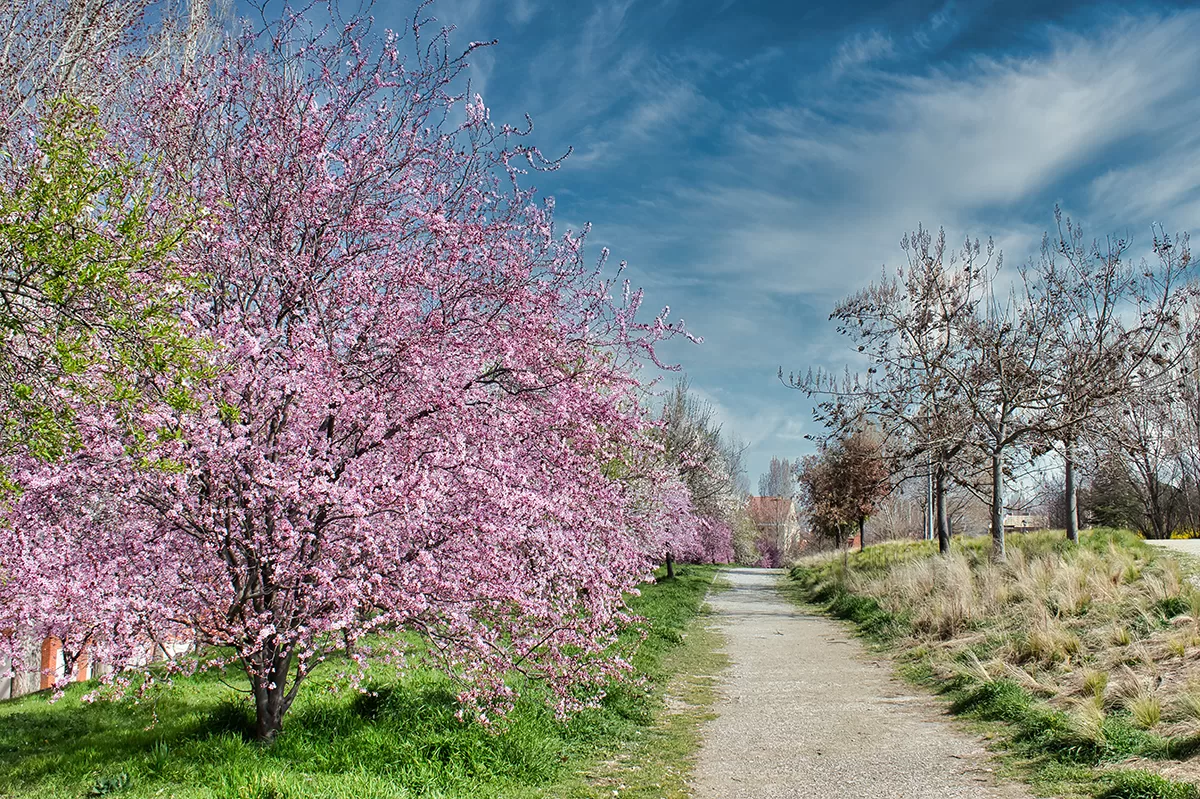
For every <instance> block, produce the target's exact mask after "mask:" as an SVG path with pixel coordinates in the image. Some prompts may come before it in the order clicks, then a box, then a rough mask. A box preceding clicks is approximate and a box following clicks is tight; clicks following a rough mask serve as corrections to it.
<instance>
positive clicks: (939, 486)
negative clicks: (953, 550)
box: [933, 461, 950, 555]
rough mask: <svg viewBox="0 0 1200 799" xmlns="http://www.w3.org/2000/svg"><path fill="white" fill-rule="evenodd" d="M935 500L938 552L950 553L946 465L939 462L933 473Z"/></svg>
mask: <svg viewBox="0 0 1200 799" xmlns="http://www.w3.org/2000/svg"><path fill="white" fill-rule="evenodd" d="M933 494H934V502H935V504H936V505H937V538H938V552H939V553H941V554H943V555H948V554H950V517H949V516H947V515H946V465H945V464H944V463H942V462H940V461H939V462H938V465H937V469H936V470H935V471H934V475H933Z"/></svg>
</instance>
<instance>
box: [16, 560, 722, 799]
mask: <svg viewBox="0 0 1200 799" xmlns="http://www.w3.org/2000/svg"><path fill="white" fill-rule="evenodd" d="M678 574H679V576H678V578H677V579H676V580H673V581H664V582H662V583H658V584H654V585H649V586H646V587H644V589H643V592H642V595H641V596H640V597H635V598H633V600H632V603H631V604H632V606H633V609H634V610H635V612H637V613H639V614H640V615H642V616H644V617H645V618H646V619H647V620H648V621H649V635H648V636H647V638H646V640H645V642H644V644H643V645H642V646H641V647H640V649H639V650H638V653H637V655H636V657H635V660H634V664H635V666H636V668H637V671H638V673H639V675H640V676H641V677H643V678H645V682H644V683H639V682H632V683H629V684H624V685H617V686H613V687H612V689H611V690H610V691H609V693H608V696H607V697H606V698H605V700H604V701H603V703H602V705H601V707H600V708H598V709H593V710H588V711H585V712H583V713H581V714H580V715H578V716H575V717H574V718H572V719H570V720H569V721H567V722H565V723H563V722H560V721H558V720H556V719H555V718H554V715H553V713H552V712H551V711H550V710H549V709H548V708H547V707H546V703H545V702H544V701H543V699H544V696H543V695H542V694H541V692H540V690H539V689H538V688H537V686H536V685H533V686H526V689H527V690H526V692H525V696H524V698H522V699H521V700H520V701H519V702H518V703H517V706H516V708H515V710H514V711H513V712H512V713H511V714H510V715H509V717H508V718H507V719H506V720H505V721H504V723H503V724H502V725H501V726H500V727H499V728H498V729H497V730H489V729H485V728H484V727H482V726H480V725H478V724H475V723H470V722H463V721H460V720H459V719H458V718H457V716H456V711H457V710H458V705H457V703H456V701H455V695H456V694H457V691H458V687H457V686H456V685H454V684H452V683H451V682H450V681H449V680H448V679H447V678H445V677H444V676H441V675H439V674H437V673H435V672H433V671H429V670H419V671H413V672H410V673H407V674H405V675H403V676H396V675H392V676H391V677H390V678H388V679H381V680H377V681H376V682H375V683H373V684H371V685H370V687H371V688H372V690H371V692H370V693H367V694H360V693H358V692H339V693H331V692H330V691H329V690H328V689H329V687H330V682H331V680H332V677H326V678H322V677H320V676H318V677H316V678H314V680H313V684H312V685H307V686H306V687H305V689H304V690H302V691H301V694H300V697H299V698H298V699H297V702H296V705H295V706H294V707H293V708H292V710H291V711H290V712H289V714H288V716H287V717H286V718H285V721H284V732H283V733H282V734H281V735H280V737H279V738H278V740H277V741H276V742H275V743H274V744H273V745H271V746H262V745H259V744H257V743H254V742H252V741H251V740H249V738H248V736H247V734H246V733H247V731H248V728H249V724H250V720H251V708H250V705H249V702H248V701H247V700H246V698H245V696H244V694H241V693H239V690H238V689H240V688H242V687H244V682H245V681H244V678H243V677H242V676H241V675H239V674H238V673H237V672H236V671H234V670H230V671H228V672H225V673H220V674H218V673H206V674H201V675H198V676H195V677H188V678H182V679H177V680H176V684H175V686H174V687H173V688H171V689H169V690H163V691H160V692H156V693H154V694H153V695H151V696H150V697H148V698H147V699H146V700H145V701H142V702H140V703H136V704H135V703H133V702H131V701H127V700H126V701H121V702H117V703H110V702H103V701H102V702H97V703H94V704H85V703H83V702H81V701H80V696H81V695H82V694H83V693H84V691H85V686H73V687H72V688H71V689H70V690H69V691H68V692H67V695H66V697H65V698H63V699H62V700H60V701H59V702H57V703H54V704H51V703H49V702H48V701H47V699H46V698H45V697H43V696H32V697H26V698H23V699H20V700H17V701H14V702H9V703H0V796H7V795H11V796H14V797H17V796H19V797H64V796H85V795H105V794H109V793H111V794H112V795H114V796H120V797H157V796H174V797H180V798H181V799H182V798H183V797H187V798H188V799H191V798H192V797H197V798H199V797H206V798H207V797H212V798H213V799H218V798H219V799H226V798H228V799H292V797H297V798H298V797H317V798H318V799H320V798H321V797H325V798H327V799H340V798H341V797H346V798H347V799H349V798H350V797H353V799H377V798H381V797H389V798H395V797H402V798H403V799H409V797H429V798H430V799H432V798H433V797H520V796H536V795H547V794H544V793H542V792H544V791H547V790H553V786H554V785H556V784H558V783H559V782H562V781H566V782H568V783H569V782H578V779H577V775H578V773H579V772H580V771H581V770H586V768H587V767H588V764H589V763H592V762H593V761H603V760H604V759H605V755H606V754H607V753H609V752H610V751H615V750H618V749H620V748H621V747H622V746H625V745H626V744H627V742H629V741H636V740H637V739H639V738H641V737H644V736H645V735H647V734H648V731H650V730H652V728H653V725H654V723H655V719H656V717H657V716H658V715H659V711H660V709H661V707H662V695H663V691H664V689H665V687H666V685H667V684H668V681H669V678H670V677H671V674H672V670H673V669H676V668H678V667H679V666H680V665H681V664H680V663H679V662H678V661H676V660H673V659H672V654H673V653H674V652H675V651H676V650H679V649H680V645H681V644H680V642H681V640H682V639H683V633H684V631H685V630H687V629H688V628H689V625H691V624H693V622H694V620H695V617H696V614H697V613H698V612H699V609H700V605H701V603H702V600H703V597H704V594H705V592H706V590H707V589H708V586H709V584H710V582H711V580H712V576H713V569H711V568H704V567H684V568H682V569H680V570H679V572H678ZM629 635H630V636H633V635H635V633H634V632H632V631H631V632H630V634H629ZM333 671H334V670H333V669H330V674H332V672H333ZM564 795H565V794H564ZM581 795H582V794H581Z"/></svg>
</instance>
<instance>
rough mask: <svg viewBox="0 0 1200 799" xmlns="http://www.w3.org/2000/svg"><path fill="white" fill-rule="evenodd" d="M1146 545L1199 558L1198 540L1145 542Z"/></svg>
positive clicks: (1199, 539) (1199, 547)
mask: <svg viewBox="0 0 1200 799" xmlns="http://www.w3.org/2000/svg"><path fill="white" fill-rule="evenodd" d="M1146 543H1147V544H1150V545H1151V546H1155V547H1162V548H1163V549H1171V550H1174V551H1175V552H1183V553H1184V554H1187V555H1196V556H1197V557H1200V538H1186V539H1170V538H1168V539H1165V540H1162V541H1155V540H1147V541H1146Z"/></svg>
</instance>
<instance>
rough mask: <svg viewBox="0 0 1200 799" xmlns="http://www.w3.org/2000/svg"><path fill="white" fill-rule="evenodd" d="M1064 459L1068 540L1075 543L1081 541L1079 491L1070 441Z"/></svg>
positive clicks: (1073, 452) (1073, 453) (1073, 451)
mask: <svg viewBox="0 0 1200 799" xmlns="http://www.w3.org/2000/svg"><path fill="white" fill-rule="evenodd" d="M1064 460H1065V461H1066V466H1067V475H1066V477H1067V479H1066V483H1067V485H1066V490H1067V497H1066V499H1067V540H1068V541H1071V542H1073V543H1074V542H1078V541H1079V493H1078V491H1077V490H1076V488H1075V449H1074V447H1072V445H1071V443H1070V442H1067V447H1066V456H1065V458H1064Z"/></svg>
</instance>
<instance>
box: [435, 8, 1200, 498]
mask: <svg viewBox="0 0 1200 799" xmlns="http://www.w3.org/2000/svg"><path fill="white" fill-rule="evenodd" d="M1152 1H1153V0H1152ZM455 2H456V4H457V5H456V9H457V11H456V13H462V14H465V13H467V12H472V13H477V14H487V13H491V14H493V15H497V16H498V17H499V18H501V19H503V20H504V21H505V22H504V24H505V25H508V26H510V28H509V37H510V38H509V39H508V40H506V39H504V38H503V35H502V39H501V41H502V44H501V47H499V48H496V50H495V53H494V57H495V65H494V67H493V65H492V63H490V62H484V63H482V64H481V65H480V66H482V67H483V71H482V74H477V75H476V80H477V84H476V85H477V86H478V85H479V79H480V78H482V79H483V80H484V82H485V83H486V85H487V88H488V90H489V91H490V92H492V93H494V94H495V95H496V96H497V97H498V98H502V99H501V105H502V106H503V108H507V109H513V110H515V111H529V112H531V113H532V114H533V116H534V119H535V121H536V122H537V124H538V130H537V133H536V142H537V143H538V144H539V145H541V146H543V147H544V148H545V149H546V150H547V151H550V152H561V150H562V149H565V147H566V145H568V144H570V145H574V146H575V148H576V156H574V157H573V158H572V159H569V161H568V164H567V166H566V168H565V169H563V170H562V171H561V172H559V173H555V174H554V175H552V176H537V177H538V182H539V183H542V184H544V185H543V188H546V189H547V190H549V191H550V192H551V193H554V194H556V195H557V196H558V198H559V209H560V212H561V213H562V214H563V217H562V219H560V222H562V221H563V219H567V218H570V219H571V220H573V221H575V220H584V219H586V220H590V221H592V222H594V223H595V228H594V233H593V237H592V243H593V244H594V245H596V246H599V245H601V244H608V245H610V246H611V247H612V248H613V251H614V256H615V257H617V258H626V259H628V260H629V261H630V263H631V275H632V277H633V278H634V280H635V281H636V282H638V283H641V284H644V285H645V286H646V287H647V301H648V303H650V304H651V305H661V304H662V303H663V302H670V303H671V304H672V306H673V307H674V308H675V309H676V310H677V312H679V313H681V315H682V316H684V317H685V318H686V319H687V320H688V323H689V326H690V327H691V328H692V329H693V330H695V331H696V332H698V333H700V334H702V335H704V337H705V339H706V343H705V344H704V345H702V346H701V347H696V346H693V345H690V344H689V345H685V344H682V343H672V344H668V345H666V346H665V347H664V348H663V355H664V357H665V358H666V359H668V360H675V361H678V362H679V363H681V364H682V365H683V367H684V368H685V369H686V371H687V372H688V374H689V375H690V376H691V377H692V382H693V385H694V386H695V387H696V388H697V389H699V390H701V391H702V392H704V393H705V394H706V395H707V396H709V397H711V398H712V399H713V401H714V403H717V404H719V409H720V410H719V412H720V414H721V418H722V419H724V420H725V423H726V426H727V429H728V430H729V431H730V432H731V433H734V434H736V435H738V436H740V437H742V438H744V439H746V440H747V441H749V442H751V458H750V467H751V471H752V472H755V471H756V470H758V469H760V468H765V466H766V463H767V462H768V461H769V459H770V457H771V455H778V456H787V457H795V456H796V455H797V454H800V453H802V452H803V451H804V450H805V448H806V447H805V442H804V441H803V438H802V437H803V435H804V433H806V432H809V430H808V427H809V424H810V423H809V421H808V416H809V411H808V408H807V406H806V404H805V403H804V402H803V397H802V396H801V395H799V394H797V393H795V392H789V391H787V390H786V389H785V388H783V387H782V386H781V385H780V383H779V381H778V379H777V378H776V370H777V369H778V367H779V366H783V367H784V370H785V372H786V371H788V370H790V369H798V370H801V371H803V370H805V369H806V368H807V367H808V366H810V365H811V366H822V367H826V368H832V369H840V366H841V364H843V363H844V362H845V360H846V357H847V353H846V350H845V347H844V345H843V343H842V342H841V341H839V340H838V338H837V336H836V334H835V332H834V330H833V326H832V324H830V323H828V322H827V320H826V317H827V315H828V313H829V311H830V310H831V306H832V304H833V302H834V301H836V299H838V298H840V297H843V296H845V295H846V294H847V293H848V292H849V291H851V290H853V289H855V288H857V287H859V286H862V285H864V284H865V283H866V282H867V281H869V280H871V279H873V278H874V277H876V276H878V274H879V271H880V269H881V267H882V266H884V265H885V264H892V265H894V264H896V263H897V261H898V259H900V258H902V257H903V255H902V253H901V252H900V250H899V246H898V242H899V239H900V237H901V236H902V235H903V233H904V232H905V231H906V230H911V229H912V228H913V227H915V226H916V224H917V223H918V222H923V223H925V224H926V225H928V226H933V227H937V226H938V225H945V226H946V228H947V233H948V235H949V236H950V238H951V239H952V240H959V239H961V237H962V236H964V235H966V234H968V233H970V234H972V235H974V236H979V237H986V236H988V235H992V236H994V237H995V238H996V240H997V243H998V244H999V245H1000V246H1001V247H1003V248H1004V250H1005V253H1006V257H1007V258H1008V259H1009V260H1017V261H1020V260H1023V259H1024V258H1025V257H1026V256H1028V255H1031V254H1033V253H1035V252H1036V248H1037V246H1038V243H1039V240H1040V237H1041V233H1042V231H1043V230H1044V229H1045V228H1046V227H1048V226H1049V224H1050V223H1051V221H1052V219H1051V210H1052V207H1053V204H1054V203H1055V202H1056V201H1057V202H1062V203H1063V205H1064V207H1067V208H1069V209H1070V210H1071V212H1072V213H1073V214H1074V215H1076V216H1077V217H1081V218H1083V219H1084V221H1086V222H1087V223H1088V228H1089V230H1095V231H1096V232H1097V233H1098V234H1100V235H1103V233H1104V227H1103V226H1109V225H1112V226H1117V227H1119V228H1121V229H1122V231H1123V229H1124V226H1134V227H1136V228H1137V229H1138V230H1142V229H1144V227H1143V226H1145V225H1147V224H1148V223H1149V222H1151V221H1156V220H1158V221H1164V222H1167V223H1168V225H1169V227H1170V228H1171V229H1174V228H1176V227H1188V226H1192V225H1195V224H1196V223H1197V222H1198V221H1200V167H1197V166H1196V164H1200V133H1196V131H1198V130H1200V96H1197V94H1196V92H1195V88H1194V82H1195V78H1194V76H1195V75H1197V74H1200V12H1198V11H1196V10H1187V11H1182V12H1177V13H1176V12H1171V13H1168V12H1165V11H1164V12H1161V13H1156V12H1154V11H1153V10H1150V7H1149V6H1146V7H1142V8H1141V10H1140V11H1139V12H1138V13H1136V14H1134V13H1117V12H1114V11H1112V10H1111V9H1108V10H1102V9H1094V8H1089V9H1086V10H1083V11H1079V12H1078V13H1076V14H1075V15H1074V16H1073V17H1070V18H1069V19H1066V20H1065V21H1060V22H1056V23H1054V24H1050V23H1047V22H1044V21H1043V22H1036V23H1034V22H1031V23H1029V24H1028V25H1024V26H1023V25H1022V24H1021V23H1020V21H1019V20H1015V19H1012V18H1006V25H1005V26H1004V28H1003V31H1001V32H996V31H997V30H999V28H998V27H995V29H994V26H993V27H989V28H987V29H984V28H983V27H982V26H975V27H972V25H973V24H974V22H973V19H972V14H973V13H974V14H976V15H978V13H979V12H978V9H977V8H976V10H975V11H972V8H971V7H969V6H967V5H963V6H961V7H960V6H958V5H955V3H953V2H947V3H945V4H943V5H941V6H938V7H937V8H936V9H935V10H933V11H932V12H931V13H929V14H928V15H927V16H925V17H924V18H919V17H918V18H917V19H916V20H915V21H910V22H909V23H908V25H907V27H906V25H905V23H904V21H903V20H901V19H898V18H897V17H896V15H894V14H893V15H890V16H889V15H888V14H887V13H884V12H882V11H880V12H879V13H876V14H874V15H873V16H871V15H861V16H858V17H855V18H854V19H853V20H850V21H846V22H843V23H841V24H840V25H838V26H835V27H833V28H831V29H830V30H828V31H821V32H819V33H818V32H813V33H811V34H809V33H807V31H808V30H809V24H810V22H812V20H814V19H816V18H817V16H818V15H807V16H805V17H804V19H803V24H799V23H798V24H796V25H795V27H794V29H795V30H796V31H799V32H800V33H797V36H801V35H807V36H808V37H809V38H807V39H804V40H802V41H801V40H800V39H797V40H796V41H790V40H788V39H787V38H786V37H783V36H780V37H777V38H774V39H771V40H770V41H769V42H763V41H761V38H760V36H759V34H760V33H761V31H762V30H764V27H763V26H762V25H761V24H756V25H752V26H750V30H751V32H752V33H753V34H754V35H752V36H750V35H748V36H746V38H745V41H746V42H747V43H746V44H743V45H742V46H734V45H732V44H730V42H735V41H737V39H738V35H739V33H740V31H739V29H738V24H739V21H740V20H741V19H742V15H741V12H740V11H737V10H736V9H741V8H742V7H743V6H742V5H731V6H728V8H727V9H726V10H725V11H724V13H721V7H722V0H712V2H711V4H710V5H711V8H710V7H708V6H705V7H704V8H695V7H694V6H691V5H688V4H683V3H678V2H675V3H672V2H658V3H632V2H629V0H598V1H597V2H595V3H591V4H582V3H581V4H578V5H576V4H546V3H538V6H537V8H536V9H535V8H534V6H533V0H520V1H519V2H517V3H514V4H507V5H505V6H504V7H503V8H498V7H496V8H493V7H490V6H487V5H486V4H483V5H480V4H479V3H478V0H455ZM697 2H698V3H699V2H702V0H697ZM997 2H998V3H1002V2H1003V0H997ZM443 3H444V0H439V6H441V5H443ZM705 9H707V11H706V10H705ZM992 13H995V14H1003V13H1005V10H1004V9H1002V8H1000V7H999V6H998V5H997V6H993V7H992V9H991V10H990V11H989V14H992ZM672 14H674V16H671V15H672ZM656 15H657V16H656ZM980 19H981V18H980ZM703 20H708V21H709V22H710V23H711V25H712V26H714V28H713V29H711V30H709V31H708V34H709V35H708V37H707V38H705V37H704V36H700V35H698V34H695V35H692V34H689V33H688V31H690V30H692V29H693V28H697V27H700V26H701V24H702V22H703ZM863 20H867V21H865V22H864V21H863ZM975 21H978V20H975ZM813 24H816V23H813ZM523 37H524V38H523ZM989 37H990V38H989ZM478 38H490V36H489V35H488V34H487V33H486V31H481V32H480V36H479V37H478ZM822 41H824V42H829V43H832V44H827V45H825V46H824V47H821V46H820V45H821V43H822ZM491 55H492V54H489V56H491ZM493 116H494V117H495V118H499V119H504V118H505V116H506V115H505V114H504V113H503V112H501V113H494V114H493ZM508 116H512V114H509V115H508ZM518 119H519V117H518ZM564 224H565V223H564ZM751 476H752V478H753V477H754V476H755V475H754V474H752V475H751Z"/></svg>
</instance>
